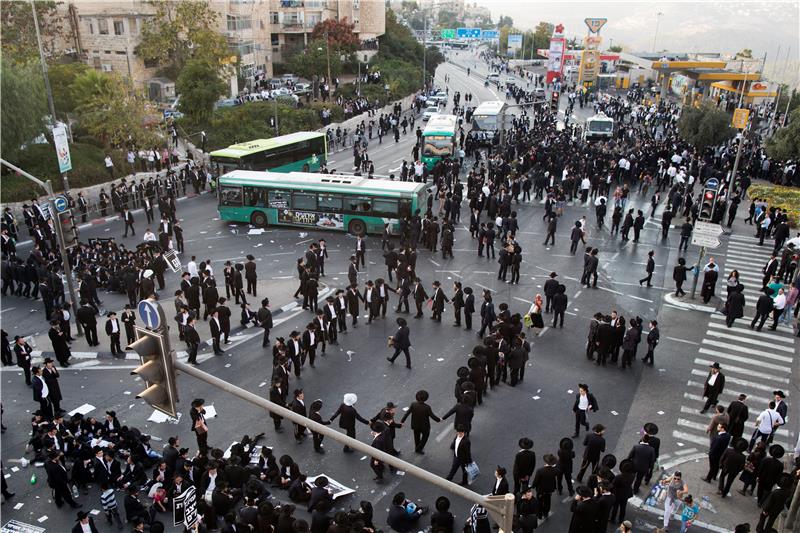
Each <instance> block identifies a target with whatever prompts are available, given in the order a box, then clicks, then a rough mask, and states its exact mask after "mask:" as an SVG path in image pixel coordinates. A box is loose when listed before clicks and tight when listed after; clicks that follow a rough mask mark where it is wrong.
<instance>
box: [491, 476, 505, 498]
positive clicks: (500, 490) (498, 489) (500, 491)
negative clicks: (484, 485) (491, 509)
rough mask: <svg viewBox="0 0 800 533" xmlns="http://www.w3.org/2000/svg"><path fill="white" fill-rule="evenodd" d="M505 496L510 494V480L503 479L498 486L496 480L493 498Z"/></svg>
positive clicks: (493, 486)
mask: <svg viewBox="0 0 800 533" xmlns="http://www.w3.org/2000/svg"><path fill="white" fill-rule="evenodd" d="M504 494H508V480H507V479H506V478H501V479H500V483H499V484H498V483H497V480H496V479H495V482H494V484H493V485H492V496H502V495H504Z"/></svg>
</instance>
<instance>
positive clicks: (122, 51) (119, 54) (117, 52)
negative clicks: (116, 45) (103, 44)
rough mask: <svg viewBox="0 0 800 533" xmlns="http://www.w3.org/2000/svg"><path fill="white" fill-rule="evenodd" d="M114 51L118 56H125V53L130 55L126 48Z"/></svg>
mask: <svg viewBox="0 0 800 533" xmlns="http://www.w3.org/2000/svg"><path fill="white" fill-rule="evenodd" d="M114 53H115V54H117V55H118V56H125V55H128V52H126V51H125V50H117V51H116V52H114Z"/></svg>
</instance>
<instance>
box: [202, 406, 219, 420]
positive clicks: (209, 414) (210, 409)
mask: <svg viewBox="0 0 800 533" xmlns="http://www.w3.org/2000/svg"><path fill="white" fill-rule="evenodd" d="M203 409H205V410H206V418H214V417H215V416H217V410H216V409H215V408H214V406H213V405H206V406H204V407H203Z"/></svg>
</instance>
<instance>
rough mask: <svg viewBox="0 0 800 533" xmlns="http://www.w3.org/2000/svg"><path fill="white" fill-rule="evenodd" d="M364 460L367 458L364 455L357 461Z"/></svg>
mask: <svg viewBox="0 0 800 533" xmlns="http://www.w3.org/2000/svg"><path fill="white" fill-rule="evenodd" d="M366 458H367V456H366V455H365V456H364V457H362V458H361V459H359V461H363V460H364V459H366Z"/></svg>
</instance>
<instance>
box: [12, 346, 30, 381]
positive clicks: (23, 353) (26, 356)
mask: <svg viewBox="0 0 800 533" xmlns="http://www.w3.org/2000/svg"><path fill="white" fill-rule="evenodd" d="M31 352H33V348H31V345H30V344H28V343H27V342H25V339H24V338H23V337H20V336H19V335H15V336H14V354H15V355H16V356H17V366H18V367H20V368H21V369H22V371H23V373H24V374H25V384H26V385H27V386H29V387H30V386H31Z"/></svg>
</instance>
